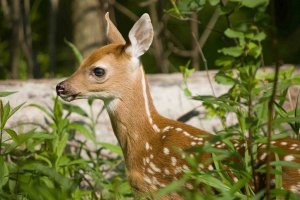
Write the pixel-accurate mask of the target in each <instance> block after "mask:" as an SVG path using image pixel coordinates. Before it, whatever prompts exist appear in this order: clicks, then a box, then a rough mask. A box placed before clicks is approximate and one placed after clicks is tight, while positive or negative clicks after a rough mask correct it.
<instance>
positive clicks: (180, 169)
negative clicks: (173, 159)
mask: <svg viewBox="0 0 300 200" xmlns="http://www.w3.org/2000/svg"><path fill="white" fill-rule="evenodd" d="M181 172H182V168H181V167H175V169H174V173H175V174H179V173H181Z"/></svg>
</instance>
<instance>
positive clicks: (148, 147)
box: [145, 142, 150, 151]
mask: <svg viewBox="0 0 300 200" xmlns="http://www.w3.org/2000/svg"><path fill="white" fill-rule="evenodd" d="M145 149H146V150H147V151H148V150H149V149H150V145H149V143H148V142H146V144H145Z"/></svg>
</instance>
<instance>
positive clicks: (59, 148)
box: [56, 133, 69, 160]
mask: <svg viewBox="0 0 300 200" xmlns="http://www.w3.org/2000/svg"><path fill="white" fill-rule="evenodd" d="M68 139H69V137H68V134H67V133H63V135H62V138H61V139H60V140H59V141H58V144H57V149H56V156H57V159H58V160H59V159H60V157H61V156H62V154H63V152H64V150H65V147H66V145H67V142H68Z"/></svg>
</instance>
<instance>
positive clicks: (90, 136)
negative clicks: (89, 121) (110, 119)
mask: <svg viewBox="0 0 300 200" xmlns="http://www.w3.org/2000/svg"><path fill="white" fill-rule="evenodd" d="M69 127H70V129H74V130H76V131H78V132H80V133H81V134H82V135H84V136H85V137H86V138H87V139H90V140H92V141H93V142H96V137H95V134H94V133H93V131H92V130H91V129H90V128H89V127H88V126H86V125H84V124H79V123H75V122H73V123H71V124H70V126H69Z"/></svg>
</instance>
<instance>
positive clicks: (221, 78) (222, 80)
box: [215, 71, 236, 85]
mask: <svg viewBox="0 0 300 200" xmlns="http://www.w3.org/2000/svg"><path fill="white" fill-rule="evenodd" d="M215 80H216V82H217V83H219V84H224V85H233V84H235V83H236V80H234V79H233V78H231V77H230V76H228V75H226V74H225V73H224V72H222V71H219V72H218V73H217V74H216V76H215Z"/></svg>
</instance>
